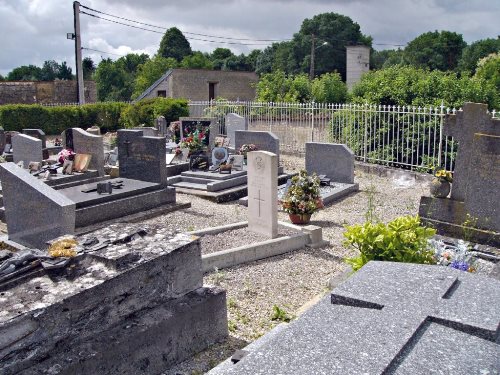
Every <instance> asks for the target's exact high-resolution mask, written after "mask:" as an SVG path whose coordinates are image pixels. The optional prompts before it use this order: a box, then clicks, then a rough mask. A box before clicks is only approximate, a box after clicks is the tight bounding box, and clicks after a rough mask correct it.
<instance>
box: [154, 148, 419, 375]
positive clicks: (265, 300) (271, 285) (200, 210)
mask: <svg viewBox="0 0 500 375" xmlns="http://www.w3.org/2000/svg"><path fill="white" fill-rule="evenodd" d="M281 159H282V163H283V165H284V167H285V170H286V171H289V172H292V171H298V170H299V169H300V168H303V167H304V159H303V158H299V157H293V156H286V155H283V156H282V157H281ZM355 182H357V183H359V185H360V191H359V192H358V193H356V194H351V195H349V196H348V197H345V198H343V199H342V200H340V201H337V202H334V203H333V204H331V205H329V206H328V207H327V208H326V209H324V210H321V211H318V212H316V213H315V214H314V215H313V216H312V220H311V224H313V225H318V226H321V227H322V228H323V237H324V238H325V239H326V240H328V241H330V245H329V246H325V247H322V248H319V249H309V248H304V249H301V250H297V251H293V252H290V253H287V254H283V255H280V256H276V257H273V258H268V259H264V260H260V261H256V262H252V263H248V264H244V265H240V266H236V267H232V268H228V269H224V270H219V271H215V272H211V273H209V274H205V277H204V283H205V284H210V285H218V286H221V287H222V288H224V289H226V291H227V304H228V321H229V339H228V340H227V341H226V342H225V343H222V344H217V345H214V346H212V347H211V348H209V349H207V350H205V351H204V352H202V353H199V354H198V355H196V356H195V357H193V358H192V359H190V360H188V361H185V362H183V363H181V364H179V365H177V366H175V367H174V368H172V369H171V370H169V371H168V372H166V373H165V375H177V374H182V375H188V374H190V375H194V374H203V373H204V372H206V371H208V370H209V369H210V368H212V367H214V366H216V365H217V364H218V363H220V362H221V361H223V360H224V359H226V358H228V357H229V356H231V355H232V354H233V352H234V351H235V350H236V349H240V348H243V347H244V346H246V345H247V344H248V343H250V342H252V341H254V340H256V339H257V338H259V337H260V336H262V335H263V334H265V333H266V332H268V331H269V330H271V329H272V328H273V327H274V326H276V325H277V324H279V323H280V321H273V320H272V315H273V306H274V305H276V306H278V307H279V308H280V309H282V310H284V311H285V312H286V314H287V315H288V316H289V317H291V318H294V317H296V316H297V314H299V313H300V311H301V307H302V306H303V305H304V304H306V303H307V302H308V301H311V300H312V299H315V298H316V299H317V298H319V296H322V295H325V294H326V293H327V292H328V282H329V280H330V279H331V278H332V277H333V276H338V275H340V274H341V273H342V272H344V271H345V270H346V269H347V266H346V264H345V263H344V262H343V259H344V258H345V257H348V256H353V255H355V251H354V250H352V249H347V248H345V247H344V246H343V245H342V241H343V236H342V233H343V231H344V229H343V226H344V225H352V224H356V223H363V222H364V221H365V214H366V212H367V210H368V208H369V203H368V202H369V197H370V196H371V198H373V199H372V200H373V202H374V204H373V205H372V207H374V209H375V215H377V217H378V218H380V219H381V220H382V221H384V222H387V221H389V220H392V219H394V218H396V217H398V216H401V215H406V214H412V215H414V214H416V213H417V212H418V204H419V200H420V196H421V195H423V194H426V193H427V191H428V187H427V182H425V181H415V180H413V182H412V183H410V186H408V185H406V184H405V181H400V182H398V181H395V180H393V179H391V178H388V177H378V176H376V175H373V174H367V173H364V172H360V171H359V170H357V171H356V176H355ZM177 200H178V202H191V203H192V207H191V208H189V209H184V210H180V211H177V212H174V213H171V214H168V215H165V216H160V217H157V218H154V219H150V220H148V221H147V222H148V223H160V224H162V225H165V226H167V227H170V228H172V230H177V231H192V230H197V229H202V228H206V227H213V226H218V225H223V224H228V223H235V222H239V221H245V220H246V210H247V209H246V207H243V206H240V205H238V204H237V203H236V202H230V203H225V204H216V203H212V202H210V201H208V200H205V199H202V198H198V197H194V196H190V195H185V194H178V195H177ZM278 219H279V220H281V221H287V222H289V218H288V215H287V214H286V213H283V212H279V214H278Z"/></svg>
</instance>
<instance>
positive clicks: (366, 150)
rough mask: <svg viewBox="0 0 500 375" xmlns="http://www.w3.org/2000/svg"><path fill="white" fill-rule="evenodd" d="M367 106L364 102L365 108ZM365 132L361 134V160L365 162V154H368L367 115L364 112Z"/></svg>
mask: <svg viewBox="0 0 500 375" xmlns="http://www.w3.org/2000/svg"><path fill="white" fill-rule="evenodd" d="M366 107H367V103H365V109H366ZM368 108H371V105H369V106H368ZM364 127H365V134H364V136H363V154H364V155H363V161H364V162H365V163H366V160H367V154H368V116H367V115H366V112H365V126H364Z"/></svg>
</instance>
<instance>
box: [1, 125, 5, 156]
mask: <svg viewBox="0 0 500 375" xmlns="http://www.w3.org/2000/svg"><path fill="white" fill-rule="evenodd" d="M4 148H5V130H3V128H2V127H1V126H0V152H3V150H4Z"/></svg>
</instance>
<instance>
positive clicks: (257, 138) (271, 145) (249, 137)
mask: <svg viewBox="0 0 500 375" xmlns="http://www.w3.org/2000/svg"><path fill="white" fill-rule="evenodd" d="M234 142H235V147H234V149H235V150H236V152H238V150H239V149H240V147H241V146H242V145H245V144H254V145H255V146H257V149H258V150H259V151H268V152H271V153H273V154H275V155H276V156H277V157H278V165H279V154H280V140H279V138H278V137H277V136H276V135H274V134H273V133H271V132H263V131H245V130H237V131H236V132H235V139H234Z"/></svg>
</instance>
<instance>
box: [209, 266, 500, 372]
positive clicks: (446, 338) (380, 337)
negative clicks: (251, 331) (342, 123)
mask: <svg viewBox="0 0 500 375" xmlns="http://www.w3.org/2000/svg"><path fill="white" fill-rule="evenodd" d="M499 305H500V282H499V281H497V280H494V279H490V278H487V277H485V276H478V275H473V274H470V273H467V272H463V271H459V270H455V269H452V268H450V267H442V266H435V265H420V264H408V263H392V262H375V261H372V262H370V263H368V264H366V265H365V266H364V267H363V268H362V269H361V270H359V271H358V272H356V273H355V274H354V275H353V276H352V277H351V278H349V279H348V280H347V281H345V282H344V283H343V284H341V285H340V286H338V287H337V288H335V289H334V290H333V291H332V294H331V296H329V297H325V298H324V299H323V300H321V301H320V302H319V303H317V304H316V305H314V306H313V307H312V308H311V309H309V310H308V311H306V312H305V313H304V314H303V315H302V316H301V317H299V318H298V319H297V320H295V321H293V322H292V323H290V324H289V326H288V327H285V328H284V329H282V330H281V331H278V333H277V334H275V335H270V337H269V339H268V340H265V339H266V336H264V337H263V342H264V343H263V344H262V345H261V346H258V347H257V348H256V349H255V350H254V351H252V352H251V353H249V354H248V355H247V356H246V357H245V358H243V359H242V360H241V361H240V362H238V363H237V364H236V365H233V366H227V365H226V366H220V369H218V368H217V367H216V368H215V369H214V370H212V371H210V372H209V373H208V374H209V375H222V374H225V375H229V374H238V375H247V374H248V375H250V374H252V375H254V374H278V373H280V374H342V375H343V374H384V375H389V374H454V375H469V374H498V373H499V369H500V366H499V365H500V342H499V330H498V327H499V325H500V315H499V314H498V306H499ZM271 333H272V331H271ZM298 338H299V339H298Z"/></svg>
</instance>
